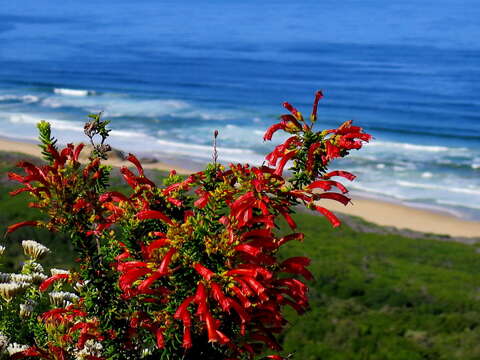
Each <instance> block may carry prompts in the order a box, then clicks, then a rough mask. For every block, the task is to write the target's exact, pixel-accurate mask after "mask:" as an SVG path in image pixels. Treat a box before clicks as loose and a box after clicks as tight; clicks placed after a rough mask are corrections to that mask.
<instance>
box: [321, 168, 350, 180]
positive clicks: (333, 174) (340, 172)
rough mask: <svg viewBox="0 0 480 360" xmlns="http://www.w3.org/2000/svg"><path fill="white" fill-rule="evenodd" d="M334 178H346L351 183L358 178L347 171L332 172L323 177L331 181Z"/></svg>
mask: <svg viewBox="0 0 480 360" xmlns="http://www.w3.org/2000/svg"><path fill="white" fill-rule="evenodd" d="M334 176H341V177H344V178H345V179H347V180H350V181H353V180H354V179H355V178H356V176H355V175H353V174H352V173H349V172H347V171H342V170H335V171H331V172H329V173H327V174H325V175H323V178H324V179H330V178H331V177H334Z"/></svg>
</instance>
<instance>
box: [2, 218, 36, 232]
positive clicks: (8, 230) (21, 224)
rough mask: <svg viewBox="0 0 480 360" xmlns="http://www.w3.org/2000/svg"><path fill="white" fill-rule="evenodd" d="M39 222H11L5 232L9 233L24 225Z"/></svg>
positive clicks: (34, 224) (33, 224)
mask: <svg viewBox="0 0 480 360" xmlns="http://www.w3.org/2000/svg"><path fill="white" fill-rule="evenodd" d="M38 224H39V222H38V221H21V222H19V223H16V224H13V225H10V226H9V227H8V228H7V234H10V233H11V232H13V231H15V230H17V229H19V228H21V227H24V226H38Z"/></svg>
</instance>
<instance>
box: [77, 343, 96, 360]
mask: <svg viewBox="0 0 480 360" xmlns="http://www.w3.org/2000/svg"><path fill="white" fill-rule="evenodd" d="M102 350H103V346H102V344H100V343H99V342H97V341H95V340H93V339H89V340H87V341H86V342H85V346H84V347H83V349H82V350H79V351H77V352H76V354H75V360H84V359H87V357H89V356H96V357H101V356H102Z"/></svg>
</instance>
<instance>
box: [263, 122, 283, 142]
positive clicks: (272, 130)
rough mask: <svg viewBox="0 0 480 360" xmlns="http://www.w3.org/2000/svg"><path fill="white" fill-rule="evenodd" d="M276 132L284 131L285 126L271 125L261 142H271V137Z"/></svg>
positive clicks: (280, 124) (279, 124) (281, 124)
mask: <svg viewBox="0 0 480 360" xmlns="http://www.w3.org/2000/svg"><path fill="white" fill-rule="evenodd" d="M278 130H285V124H284V123H278V124H273V125H272V126H270V127H269V128H268V129H267V131H266V132H265V135H263V141H266V140H272V136H273V134H274V133H275V132H277V131H278Z"/></svg>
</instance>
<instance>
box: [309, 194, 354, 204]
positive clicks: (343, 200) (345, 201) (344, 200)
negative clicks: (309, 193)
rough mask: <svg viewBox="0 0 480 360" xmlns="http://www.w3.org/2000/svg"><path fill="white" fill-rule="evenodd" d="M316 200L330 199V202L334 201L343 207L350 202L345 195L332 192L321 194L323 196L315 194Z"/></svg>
mask: <svg viewBox="0 0 480 360" xmlns="http://www.w3.org/2000/svg"><path fill="white" fill-rule="evenodd" d="M315 197H316V198H319V199H330V200H335V201H338V202H340V203H342V204H343V205H345V206H346V205H347V204H348V203H349V202H350V198H348V197H346V196H345V195H342V194H339V193H333V192H328V193H323V194H317V195H315Z"/></svg>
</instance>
